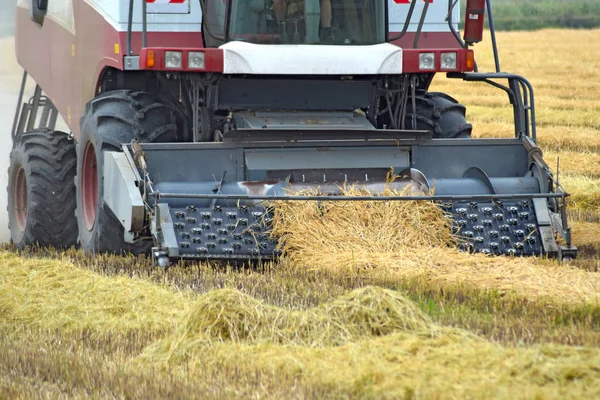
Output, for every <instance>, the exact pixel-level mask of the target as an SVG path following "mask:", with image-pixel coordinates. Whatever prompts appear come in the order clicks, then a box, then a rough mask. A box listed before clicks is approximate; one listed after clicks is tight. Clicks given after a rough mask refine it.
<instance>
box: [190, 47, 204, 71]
mask: <svg viewBox="0 0 600 400" xmlns="http://www.w3.org/2000/svg"><path fill="white" fill-rule="evenodd" d="M205 66H206V62H205V59H204V52H203V51H190V52H189V53H188V68H189V69H204V68H205Z"/></svg>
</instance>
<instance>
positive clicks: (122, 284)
mask: <svg viewBox="0 0 600 400" xmlns="http://www.w3.org/2000/svg"><path fill="white" fill-rule="evenodd" d="M0 265H1V266H2V278H0V293H1V295H0V317H1V320H2V323H3V324H12V325H25V324H26V325H29V326H34V327H37V328H39V329H42V330H50V331H54V330H56V331H60V332H61V333H63V334H80V333H82V332H86V334H87V335H90V336H92V337H98V338H99V337H105V336H106V335H127V334H128V333H131V332H144V333H147V334H152V333H157V334H160V333H161V332H168V331H170V330H171V328H172V327H173V326H174V325H175V323H176V321H177V320H179V319H180V318H181V317H182V316H183V315H184V314H185V312H186V310H187V307H188V305H189V299H190V298H191V296H190V295H189V294H183V293H176V292H174V291H172V290H169V289H167V288H163V287H160V286H159V285H156V284H152V283H150V282H148V281H142V280H135V279H131V278H128V277H124V276H113V277H108V276H102V275H99V274H96V273H93V272H91V271H89V270H85V269H82V268H77V267H76V266H74V265H73V264H72V263H70V262H67V261H60V260H56V259H26V258H22V257H19V256H17V255H16V254H13V253H10V252H7V251H0Z"/></svg>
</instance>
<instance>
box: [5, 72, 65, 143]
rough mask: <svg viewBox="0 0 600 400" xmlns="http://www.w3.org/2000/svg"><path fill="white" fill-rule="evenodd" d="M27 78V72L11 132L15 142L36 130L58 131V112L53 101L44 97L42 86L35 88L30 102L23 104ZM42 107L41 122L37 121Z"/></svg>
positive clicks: (24, 76) (24, 75) (22, 82)
mask: <svg viewBox="0 0 600 400" xmlns="http://www.w3.org/2000/svg"><path fill="white" fill-rule="evenodd" d="M27 77H28V75H27V72H24V73H23V79H22V81H21V89H20V91H19V100H18V103H17V108H16V110H15V116H14V120H13V126H12V131H11V134H12V138H13V140H14V139H15V138H16V137H17V136H19V135H21V134H23V133H25V132H29V131H31V130H34V129H44V128H46V129H48V130H54V129H56V121H57V119H58V110H57V109H56V107H55V106H54V104H53V103H52V101H50V99H49V98H48V97H46V96H44V95H43V92H42V88H41V87H40V85H36V86H35V90H34V93H33V96H32V97H31V98H30V99H29V101H28V102H23V97H24V95H25V86H26V85H27ZM40 107H41V109H42V110H41V114H40V117H39V121H37V120H38V114H39V113H40ZM36 122H37V125H36Z"/></svg>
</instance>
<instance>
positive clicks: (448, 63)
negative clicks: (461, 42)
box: [442, 53, 456, 69]
mask: <svg viewBox="0 0 600 400" xmlns="http://www.w3.org/2000/svg"><path fill="white" fill-rule="evenodd" d="M442 69H456V53H442Z"/></svg>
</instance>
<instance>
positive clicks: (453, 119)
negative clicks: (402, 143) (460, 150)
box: [404, 92, 473, 139]
mask: <svg viewBox="0 0 600 400" xmlns="http://www.w3.org/2000/svg"><path fill="white" fill-rule="evenodd" d="M415 104H416V109H415V110H414V111H413V104H412V98H410V97H409V99H408V103H407V105H406V118H405V119H404V123H405V127H406V128H407V129H413V115H414V114H416V115H414V116H415V117H416V120H417V126H416V129H417V130H429V131H432V132H433V137H434V138H436V139H459V138H470V137H471V131H472V129H473V126H472V125H471V124H469V123H468V122H467V120H466V118H465V117H466V108H465V106H463V105H462V104H459V103H458V101H456V100H455V99H454V98H452V97H450V96H448V95H447V94H444V93H437V92H427V93H423V94H419V95H417V96H416V97H415Z"/></svg>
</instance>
